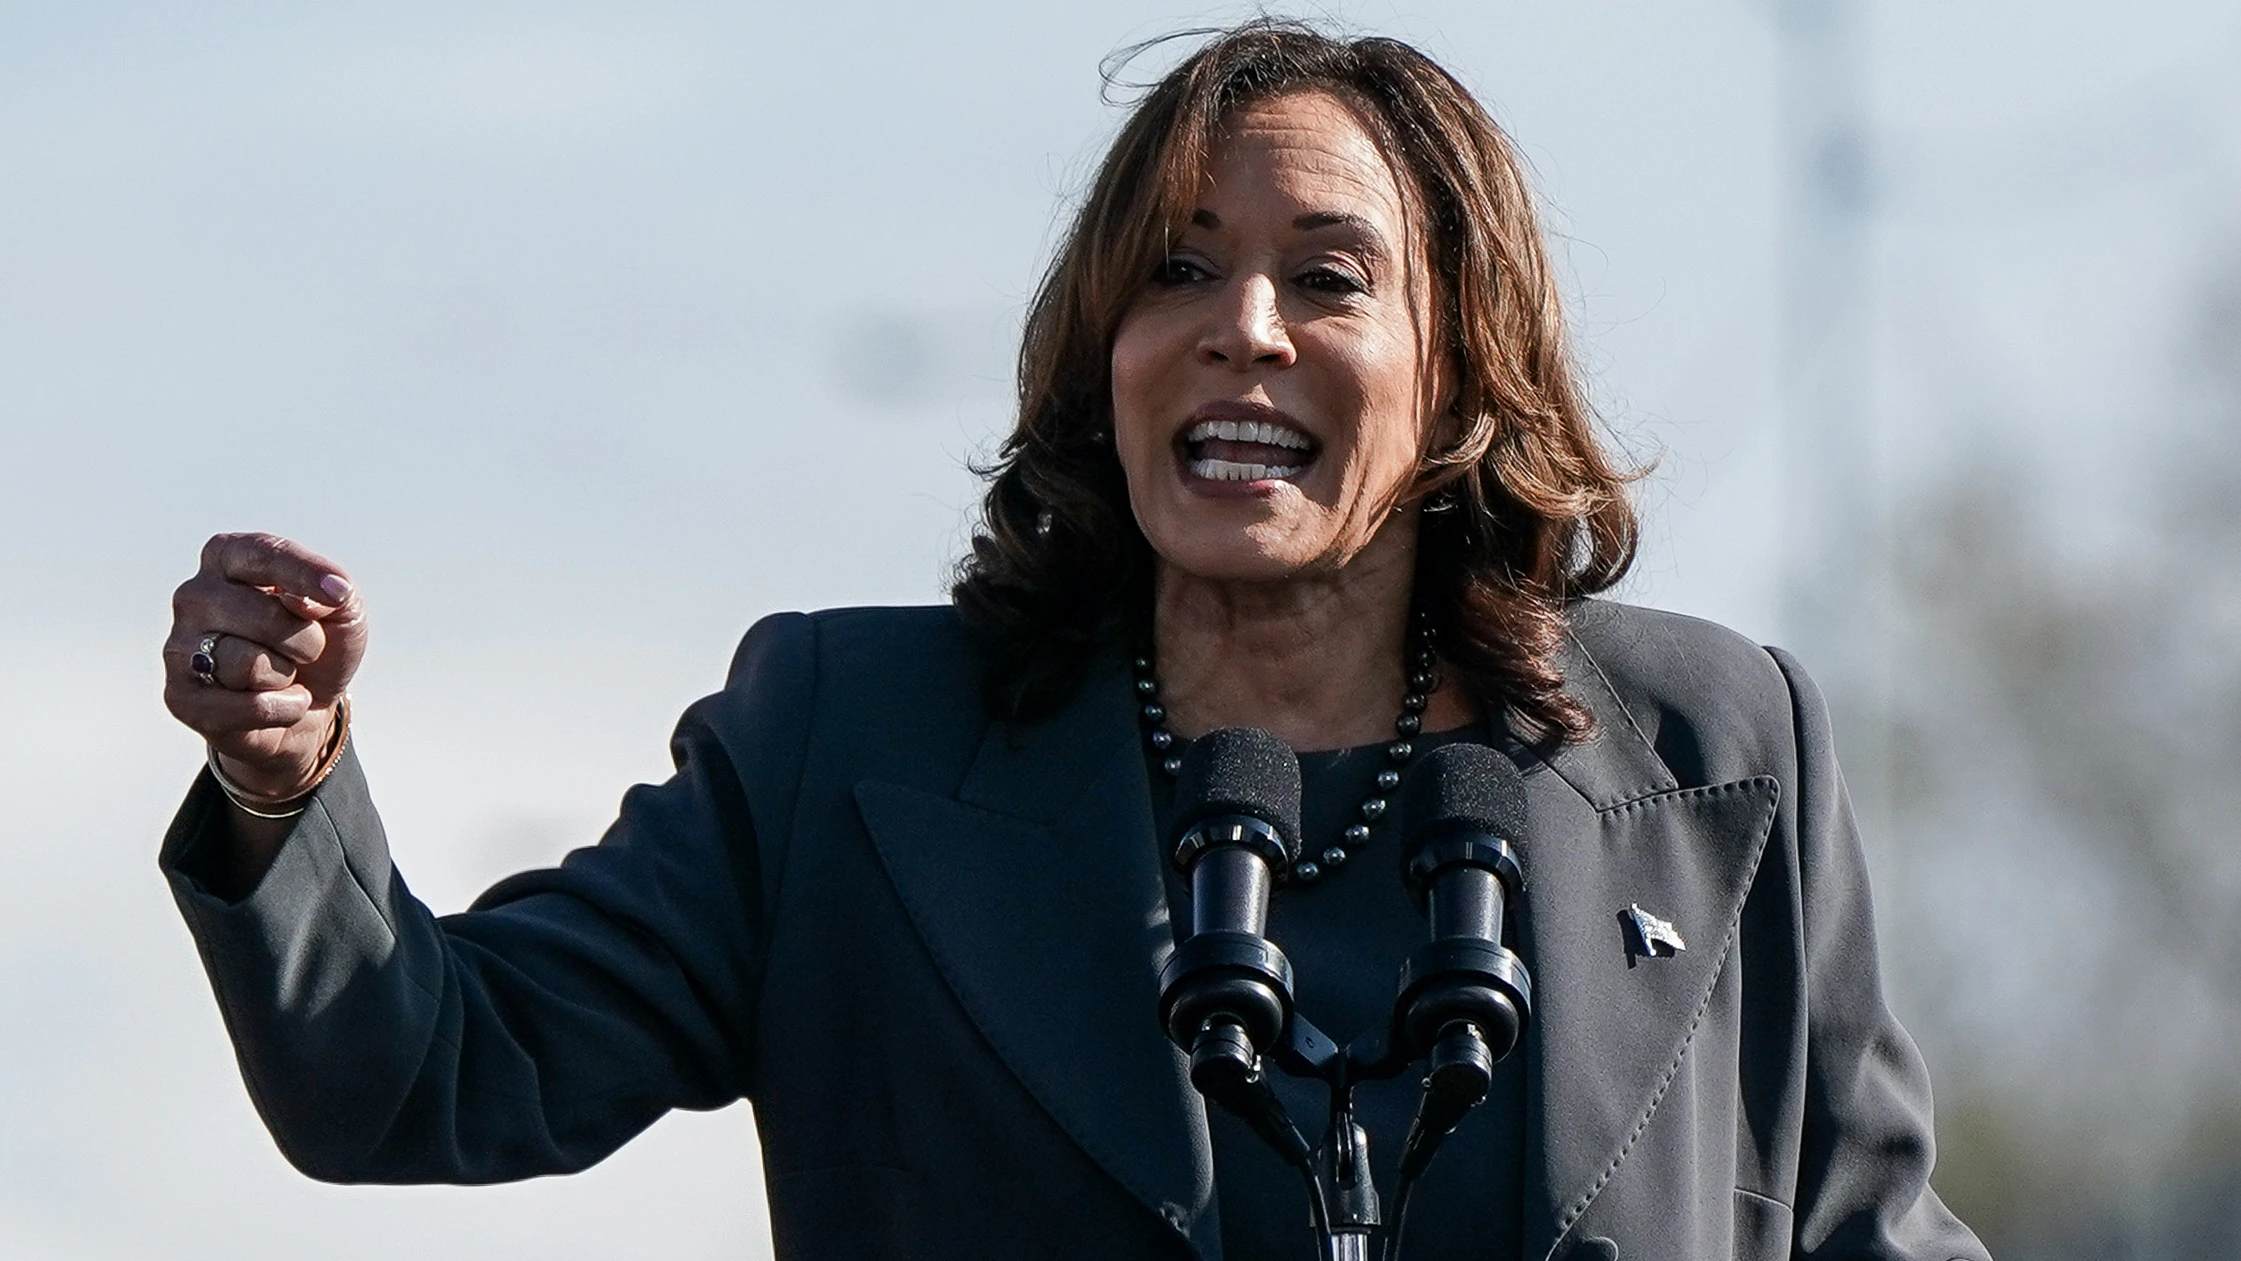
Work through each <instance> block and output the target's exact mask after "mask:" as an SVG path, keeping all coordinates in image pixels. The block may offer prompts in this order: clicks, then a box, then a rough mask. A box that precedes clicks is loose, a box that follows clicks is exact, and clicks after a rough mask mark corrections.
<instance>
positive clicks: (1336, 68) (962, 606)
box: [951, 19, 1639, 743]
mask: <svg viewBox="0 0 2241 1261" xmlns="http://www.w3.org/2000/svg"><path fill="white" fill-rule="evenodd" d="M1193 34H1211V36H1212V38H1211V39H1209V40H1208V41H1207V42H1206V43H1205V44H1204V45H1203V46H1202V47H1200V48H1199V49H1198V51H1196V52H1195V53H1193V54H1191V55H1190V56H1189V57H1188V58H1187V59H1185V60H1184V61H1183V62H1182V64H1181V65H1179V66H1177V67H1176V68H1175V69H1174V70H1173V71H1171V72H1169V73H1168V74H1167V75H1166V76H1165V77H1163V78H1162V79H1160V81H1159V82H1158V83H1157V84H1155V85H1153V86H1152V87H1151V89H1150V90H1149V91H1148V92H1147V93H1145V95H1144V96H1143V97H1142V99H1141V100H1140V101H1139V102H1138V103H1137V105H1136V107H1135V109H1134V112H1133V113H1132V114H1131V115H1130V116H1129V118H1128V121H1127V123H1126V124H1125V125H1124V126H1123V127H1122V128H1121V131H1120V135H1119V137H1118V138H1117V139H1115V140H1114V142H1113V146H1112V148H1111V149H1110V150H1108V151H1107V152H1106V154H1105V158H1104V161H1103V162H1102V163H1101V164H1100V166H1099V168H1098V171H1097V177H1096V180H1095V182H1094V183H1093V184H1092V185H1091V186H1090V189H1089V193H1088V196H1087V198H1086V199H1085V200H1084V201H1083V203H1082V205H1081V208H1080V210H1079V211H1078V213H1077V214H1076V216H1075V218H1074V221H1073V224H1072V226H1071V229H1070V230H1069V231H1068V232H1067V234H1066V237H1065V239H1064V241H1063V242H1062V243H1061V244H1060V246H1059V249H1058V253H1057V256H1056V257H1055V258H1054V259H1053V260H1052V262H1051V265H1050V270H1049V272H1048V273H1047V274H1046V275H1045V277H1044V279H1043V283H1042V286H1041V287H1040V288H1039V289H1038V290H1037V292H1036V294H1035V299H1034V302H1033V304H1032V305H1031V306H1030V307H1029V309H1028V313H1027V322H1026V330H1025V335H1024V337H1023V339H1022V342H1021V345H1020V352H1019V418H1018V423H1017V426H1016V427H1015V428H1014V429H1013V430H1012V433H1011V436H1010V437H1009V438H1007V439H1006V440H1005V442H1004V444H1003V446H1002V448H1000V450H999V451H998V453H997V457H996V459H995V460H994V461H993V462H992V463H991V464H989V465H987V466H986V467H983V468H982V469H981V470H980V472H981V473H982V474H983V475H984V476H985V477H987V479H988V481H989V486H988V493H987V496H986V498H985V500H984V501H983V503H982V519H981V524H980V528H979V529H978V530H977V531H976V532H975V534H974V537H973V542H972V554H971V555H970V556H969V557H967V558H966V559H965V560H964V561H963V562H962V563H960V565H959V566H958V576H957V581H956V583H955V585H954V586H953V587H952V589H951V595H952V598H953V599H954V600H955V602H956V606H957V609H958V611H959V613H960V614H961V615H962V616H963V618H964V620H965V621H966V623H967V625H969V626H970V627H971V628H973V630H974V631H975V632H976V633H977V634H978V635H979V636H980V637H981V638H982V639H983V640H984V641H985V642H986V644H987V647H988V649H989V656H988V662H989V664H988V674H987V696H988V702H989V705H990V708H991V709H992V710H993V711H994V712H996V713H998V714H1000V715H1004V716H1008V717H1032V716H1034V715H1036V714H1040V713H1047V712H1049V711H1050V710H1052V709H1055V708H1057V707H1058V706H1060V705H1062V704H1063V703H1064V702H1065V700H1066V698H1067V697H1068V696H1069V695H1070V694H1071V693H1072V691H1073V689H1074V687H1075V686H1076V685H1077V684H1078V683H1079V681H1080V679H1081V677H1082V674H1083V671H1084V669H1085V668H1086V666H1087V664H1088V662H1089V660H1090V658H1091V656H1092V655H1093V654H1094V653H1095V652H1096V651H1097V650H1098V649H1099V647H1100V646H1101V645H1102V644H1105V643H1108V642H1111V641H1113V640H1114V639H1116V638H1124V637H1130V636H1141V635H1142V634H1143V633H1144V624H1145V622H1146V621H1147V620H1148V617H1149V609H1150V595H1151V578H1152V552H1151V547H1150V544H1148V543H1147V542H1146V541H1145V539H1144V535H1143V532H1142V531H1141V530H1140V529H1138V527H1137V525H1136V520H1135V517H1134V516H1133V514H1132V513H1131V510H1130V508H1129V501H1128V487H1127V483H1126V481H1125V480H1124V478H1123V476H1122V472H1121V466H1120V461H1119V459H1118V457H1117V456H1116V455H1115V453H1114V450H1113V443H1112V376H1111V360H1112V347H1113V338H1114V335H1115V332H1116V330H1117V329H1118V328H1119V326H1120V321H1121V317H1122V316H1123V315H1124V314H1125V313H1126V312H1127V310H1128V309H1129V307H1130V305H1131V304H1132V303H1133V302H1134V301H1135V299H1136V298H1137V296H1138V294H1139V293H1140V292H1141V291H1142V289H1143V288H1144V286H1145V285H1146V284H1147V283H1148V281H1149V279H1150V277H1151V275H1152V271H1153V268H1154V267H1155V266H1156V265H1157V264H1158V262H1159V261H1160V260H1161V259H1162V258H1164V257H1165V254H1166V251H1167V249H1168V242H1169V241H1170V240H1172V239H1173V234H1176V233H1179V232H1180V231H1181V228H1182V226H1183V225H1184V224H1185V223H1187V221H1188V220H1189V217H1190V215H1191V212H1192V210H1193V209H1194V203H1195V201H1196V198H1197V196H1198V190H1199V189H1200V187H1201V176H1202V173H1203V171H1204V170H1205V167H1206V164H1207V162H1208V159H1209V154H1210V151H1211V149H1212V147H1213V145H1214V143H1215V141H1216V139H1217V138H1218V135H1219V132H1220V129H1221V127H1222V125H1223V122H1224V120H1226V119H1227V118H1228V117H1229V115H1230V114H1231V113H1232V112H1233V111H1235V110H1236V109H1238V108H1239V107H1240V106H1243V105H1247V104H1250V103H1253V102H1256V101H1264V100H1267V99H1269V98H1271V97H1276V96H1281V95H1285V94H1288V93H1292V92H1299V91H1322V92H1328V93H1331V94H1332V95H1334V96H1336V97H1338V98H1339V99H1341V100H1343V101H1345V102H1347V103H1349V104H1350V105H1351V106H1352V108H1353V109H1354V111H1355V112H1356V113H1357V114H1358V115H1359V116H1360V117H1361V119H1362V121H1363V123H1364V125H1365V126H1366V127H1367V128H1368V129H1369V131H1370V133H1371V135H1372V136H1373V137H1374V138H1375V139H1376V140H1377V142H1378V144H1379V145H1380V147H1381V148H1382V150H1383V152H1384V154H1385V158H1386V160H1387V161H1388V162H1390V163H1391V164H1392V166H1393V169H1394V171H1395V172H1396V173H1397V174H1398V175H1399V176H1400V177H1401V182H1402V185H1403V189H1404V192H1405V193H1406V194H1407V195H1408V196H1409V197H1410V199H1411V200H1412V202H1413V203H1414V205H1413V207H1412V212H1413V213H1414V215H1415V217H1416V218H1418V219H1419V220H1421V222H1422V223H1423V225H1424V227H1423V231H1424V236H1425V241H1424V244H1425V246H1426V250H1425V253H1426V255H1427V257H1428V260H1429V262H1430V265H1431V275H1432V278H1433V289H1434V300H1433V303H1432V310H1431V313H1430V315H1431V322H1432V344H1434V345H1437V346H1443V347H1444V350H1445V353H1446V354H1447V356H1448V357H1449V359H1450V361H1451V363H1452V365H1453V367H1454V368H1455V370H1456V371H1455V375H1454V379H1455V381H1456V383H1457V386H1456V391H1455V397H1454V402H1453V408H1454V422H1455V423H1454V424H1453V425H1451V426H1450V427H1449V429H1448V431H1447V433H1448V435H1449V437H1450V439H1451V440H1450V441H1448V442H1447V444H1446V445H1445V446H1444V447H1443V448H1442V449H1440V450H1437V451H1434V452H1432V453H1431V454H1429V455H1428V456H1427V457H1426V458H1425V460H1424V463H1423V466H1422V467H1421V469H1420V470H1419V475H1418V482H1417V486H1416V487H1415V489H1414V492H1413V493H1414V494H1416V495H1418V496H1426V497H1428V498H1424V499H1423V500H1422V502H1423V504H1424V506H1425V511H1424V513H1423V516H1422V526H1421V530H1420V541H1419V545H1418V555H1417V572H1416V596H1415V598H1416V602H1417V606H1418V607H1419V608H1420V609H1423V610H1425V611H1426V612H1427V613H1428V614H1429V615H1430V617H1431V619H1432V621H1433V624H1434V625H1435V626H1436V627H1437V628H1438V629H1439V633H1440V641H1439V642H1440V646H1441V657H1442V659H1443V661H1444V662H1445V664H1446V665H1447V666H1448V667H1449V668H1450V669H1452V670H1453V671H1454V672H1455V673H1456V676H1457V680H1458V682H1459V683H1460V684H1461V685H1462V686H1463V687H1464V688H1465V689H1466V690H1467V691H1468V692H1470V693H1471V695H1472V696H1473V697H1474V698H1475V699H1476V700H1477V701H1478V702H1479V703H1480V704H1481V705H1484V706H1486V707H1488V711H1489V712H1503V713H1506V714H1507V715H1509V716H1510V718H1511V720H1512V722H1513V723H1514V724H1516V725H1517V726H1518V727H1519V729H1520V730H1521V732H1523V733H1525V734H1527V735H1529V736H1530V737H1532V738H1536V739H1541V740H1546V741H1549V742H1552V743H1556V742H1563V741H1571V740H1578V739H1581V738H1583V737H1584V736H1586V734H1587V733H1588V731H1589V730H1590V725H1591V724H1590V721H1589V717H1588V714H1587V711H1586V710H1585V709H1584V708H1582V707H1581V706H1580V704H1579V703H1578V702H1577V701H1576V700H1574V699H1573V698H1572V697H1571V696H1569V695H1567V694H1566V692H1565V690H1564V677H1563V673H1562V671H1561V670H1560V668H1559V667H1558V665H1557V654H1558V652H1559V650H1560V648H1561V647H1562V643H1563V637H1564V633H1565V632H1564V612H1565V607H1566V605H1567V604H1568V603H1569V602H1570V601H1572V600H1574V599H1576V598H1578V597H1580V596H1583V595H1590V594H1593V593H1595V592H1598V591H1601V590H1604V589H1606V588H1608V587H1610V586H1611V585H1612V584H1614V583H1616V582H1617V581H1618V580H1619V579H1620V578H1621V577H1623V576H1624V575H1625V573H1626V570H1627V568H1628V567H1629V566H1630V565H1631V564H1632V563H1633V559H1634V553H1635V546H1636V542H1637V538H1638V534H1639V525H1638V522H1637V518H1636V517H1635V514H1634V510H1633V508H1632V506H1631V504H1630V503H1629V502H1628V500H1627V496H1626V484H1627V483H1628V482H1629V481H1630V480H1632V479H1633V478H1635V477H1637V476H1639V473H1638V472H1636V471H1634V470H1631V469H1627V468H1622V467H1621V466H1620V465H1619V464H1618V463H1617V462H1616V461H1615V460H1614V459H1613V458H1612V457H1611V456H1610V455H1609V454H1608V453H1607V452H1606V451H1605V450H1604V449H1603V447H1602V446H1601V444H1600V443H1599V442H1598V441H1597V440H1596V436H1595V433H1594V422H1593V417H1592V415H1591V413H1590V411H1589V408H1588V405H1587V402H1586V399H1585V396H1584V393H1583V391H1582V389H1581V386H1580V383H1579V381H1578V378H1577V376H1576V374H1575V372H1574V369H1573V364H1572V358H1571V354H1570V351H1569V349H1568V348H1567V345H1566V340H1565V334H1564V317H1563V312H1562V310H1561V309H1560V307H1559V303H1558V299H1557V286H1556V280H1555V277H1554V276H1553V275H1552V273H1551V269H1550V266H1549V259H1548V253H1547V249H1546V247H1545V245H1544V243H1543V241H1542V238H1541V230H1540V225H1539V223H1538V221H1537V218H1536V216H1535V213H1534V209H1533V204H1532V196H1531V193H1530V191H1529V190H1528V188H1527V185H1526V181H1525V176H1524V171H1523V164H1522V163H1521V162H1520V160H1519V159H1518V156H1517V153H1516V150H1515V149H1514V148H1513V147H1512V146H1511V144H1510V141H1509V137H1508V136H1506V135H1504V134H1503V132H1502V129H1501V128H1500V127H1499V126H1497V125H1496V124H1495V122H1494V120H1493V119H1492V118H1491V117H1490V116H1488V114H1487V113H1486V111H1485V109H1484V108H1482V107H1481V106H1480V105H1479V103H1478V102H1477V101H1476V100H1475V99H1473V98H1472V96H1471V94H1470V92H1469V91H1468V90H1466V89H1465V88H1464V87H1463V85H1462V84H1460V83H1458V82H1457V81H1456V80H1455V78H1454V77H1453V76H1452V75H1450V74H1448V73H1447V72H1446V71H1445V70H1443V69H1441V68H1440V67H1439V66H1438V65H1436V64H1435V63H1433V61H1432V60H1431V59H1430V58H1428V57H1426V56H1425V55H1424V54H1422V53H1420V52H1418V51H1417V50H1416V49H1414V48H1411V47H1410V46H1408V45H1407V44H1404V43H1401V42H1399V41H1397V40H1391V39H1380V38H1370V39H1357V40H1341V39H1337V38H1333V37H1331V36H1328V35H1325V34H1322V33H1320V32H1318V31H1316V30H1314V29H1313V28H1310V27H1307V26H1303V25H1299V24H1296V23H1291V22H1285V21H1277V20H1267V19H1264V20H1260V21H1255V22H1251V23H1248V24H1246V25H1244V26H1240V27H1236V28H1233V29H1230V30H1226V31H1219V32H1194V33H1193ZM1171 38H1172V37H1171ZM1155 42H1156V41H1155ZM1148 46H1149V45H1146V46H1142V47H1148ZM1142 47H1139V48H1138V49H1136V50H1131V54H1130V55H1133V53H1134V52H1140V51H1141V50H1142ZM1122 60H1123V62H1124V63H1125V61H1126V60H1127V56H1124V57H1123V58H1122Z"/></svg>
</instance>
